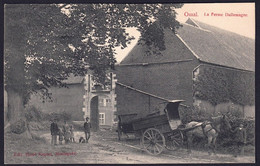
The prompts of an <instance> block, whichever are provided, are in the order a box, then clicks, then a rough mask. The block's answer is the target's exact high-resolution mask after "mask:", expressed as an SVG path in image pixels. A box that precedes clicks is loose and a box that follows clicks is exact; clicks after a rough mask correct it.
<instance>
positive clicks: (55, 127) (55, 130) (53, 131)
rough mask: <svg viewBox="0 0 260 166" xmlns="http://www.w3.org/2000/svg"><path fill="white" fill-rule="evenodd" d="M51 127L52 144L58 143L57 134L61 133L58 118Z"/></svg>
mask: <svg viewBox="0 0 260 166" xmlns="http://www.w3.org/2000/svg"><path fill="white" fill-rule="evenodd" d="M50 129H51V144H52V145H57V135H58V134H59V128H58V125H57V120H56V119H54V120H53V121H52V123H51V128H50Z"/></svg>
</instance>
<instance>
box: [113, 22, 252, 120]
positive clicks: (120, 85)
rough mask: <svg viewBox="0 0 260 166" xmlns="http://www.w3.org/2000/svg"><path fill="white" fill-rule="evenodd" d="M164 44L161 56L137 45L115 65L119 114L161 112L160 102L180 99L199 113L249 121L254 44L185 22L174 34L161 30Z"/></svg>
mask: <svg viewBox="0 0 260 166" xmlns="http://www.w3.org/2000/svg"><path fill="white" fill-rule="evenodd" d="M164 41H165V45H166V49H165V50H164V51H161V55H157V54H150V55H147V54H146V51H147V49H148V48H147V47H146V46H145V45H138V44H137V45H136V46H135V47H134V48H133V49H132V51H131V52H130V53H129V54H128V55H127V56H126V57H125V58H124V59H123V60H122V62H121V63H120V64H119V65H118V66H116V71H115V72H116V78H117V80H118V82H117V86H116V95H117V96H116V101H117V114H118V115H125V116H127V118H133V117H134V118H136V117H141V116H145V115H147V114H153V113H156V112H159V113H160V112H161V111H163V105H162V103H163V102H164V101H165V100H176V99H177V100H178V99H181V100H185V102H183V105H182V106H187V108H193V109H194V110H198V111H206V112H210V113H212V114H216V113H218V112H223V111H224V112H228V111H229V112H232V111H233V112H236V113H239V114H240V115H241V116H249V117H254V113H255V94H254V91H255V48H254V45H255V41H254V40H253V39H250V38H247V37H243V36H240V35H238V34H235V33H232V32H228V31H225V30H222V29H219V28H216V27H213V26H210V25H207V24H205V23H202V22H198V21H195V20H193V19H188V20H187V21H186V22H185V23H183V24H182V27H180V28H179V29H178V30H177V33H176V34H174V33H173V32H172V31H170V30H168V29H164Z"/></svg>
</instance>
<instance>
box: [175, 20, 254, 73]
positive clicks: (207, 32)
mask: <svg viewBox="0 0 260 166" xmlns="http://www.w3.org/2000/svg"><path fill="white" fill-rule="evenodd" d="M189 20H190V19H189ZM192 21H193V22H196V25H198V26H199V28H198V27H194V26H190V25H189V24H183V27H182V28H180V29H179V30H178V32H177V33H178V35H179V36H180V37H181V39H182V40H183V41H184V42H185V43H186V44H187V45H188V46H189V48H190V49H191V50H192V51H193V52H194V53H195V54H196V55H197V56H198V57H199V59H200V60H201V61H205V62H209V63H214V64H218V65H223V66H228V67H234V68H239V69H244V70H250V71H254V70H255V48H254V47H255V41H254V40H253V39H250V38H247V37H244V36H241V35H238V34H235V33H232V32H228V31H225V30H222V29H220V28H216V27H213V26H210V25H207V24H205V23H202V22H199V21H194V20H192Z"/></svg>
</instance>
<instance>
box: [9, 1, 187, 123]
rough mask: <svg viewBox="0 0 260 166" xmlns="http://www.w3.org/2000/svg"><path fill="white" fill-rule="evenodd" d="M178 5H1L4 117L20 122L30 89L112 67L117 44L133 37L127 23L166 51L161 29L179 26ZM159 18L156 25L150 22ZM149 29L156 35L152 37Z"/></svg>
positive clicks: (99, 75)
mask: <svg viewBox="0 0 260 166" xmlns="http://www.w3.org/2000/svg"><path fill="white" fill-rule="evenodd" d="M181 6H182V5H181V4H140V5H136V4H86V5H84V4H80V5H65V4H60V5H55V4H48V5H39V4H37V5H36V4H23V5H17V4H16V5H13V4H12V5H5V8H4V9H5V11H4V14H5V32H4V37H5V39H4V54H5V55H4V62H5V65H4V66H5V69H4V78H5V85H6V87H5V88H6V91H7V93H8V102H9V103H8V106H9V108H8V119H9V121H10V122H11V123H12V124H14V123H16V122H17V121H19V120H21V119H22V120H23V121H24V111H23V110H24V105H25V104H26V103H27V102H28V100H29V97H30V94H31V93H41V94H42V95H43V97H44V98H45V97H50V95H49V93H48V88H49V87H50V86H61V87H62V86H66V85H65V84H64V83H63V80H65V79H66V78H67V77H68V76H69V74H70V73H73V74H74V75H85V74H86V72H87V69H91V70H93V71H94V77H95V79H96V80H97V81H98V82H101V83H104V81H105V73H106V70H107V69H109V68H113V66H114V64H115V62H116V60H115V57H114V54H115V47H118V46H121V47H122V48H125V47H127V44H129V43H130V41H131V40H132V39H133V37H132V36H130V35H129V34H128V33H126V28H127V27H136V28H137V29H138V30H139V31H140V32H141V35H142V36H143V37H142V41H144V43H145V44H148V46H149V47H151V48H153V49H159V50H163V49H165V46H164V43H163V41H164V40H163V37H164V34H163V28H169V29H171V30H172V31H173V32H175V29H176V28H178V27H179V26H180V24H179V22H178V21H176V13H175V11H174V9H175V8H180V7H181ZM154 21H157V24H156V27H157V28H154V27H153V26H151V25H152V24H153V22H154ZM149 29H151V30H152V31H155V30H156V32H157V33H159V34H161V35H160V38H161V39H158V38H157V40H155V37H154V33H147V31H148V30H149Z"/></svg>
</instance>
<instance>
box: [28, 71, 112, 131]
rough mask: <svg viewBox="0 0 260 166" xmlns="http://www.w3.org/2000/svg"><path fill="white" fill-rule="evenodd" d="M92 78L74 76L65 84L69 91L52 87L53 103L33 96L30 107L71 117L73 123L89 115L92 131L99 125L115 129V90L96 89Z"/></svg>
mask: <svg viewBox="0 0 260 166" xmlns="http://www.w3.org/2000/svg"><path fill="white" fill-rule="evenodd" d="M91 77H92V75H91V74H87V75H86V76H85V77H82V76H73V75H71V76H70V77H69V78H68V79H67V80H65V81H64V82H65V83H66V84H67V86H68V88H58V87H51V88H50V89H49V91H50V92H51V94H52V102H42V100H41V98H40V96H38V95H33V96H32V97H31V100H30V105H34V106H35V107H36V108H38V109H39V110H42V111H43V112H45V113H62V112H65V113H67V114H69V115H71V120H72V121H84V120H85V118H86V117H87V116H88V117H90V121H91V124H92V129H93V130H94V131H95V130H98V128H99V126H100V125H102V126H112V125H113V122H114V104H113V103H114V101H113V91H111V90H104V89H103V90H99V89H97V88H95V86H94V84H95V83H94V82H93V80H92V78H91Z"/></svg>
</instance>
